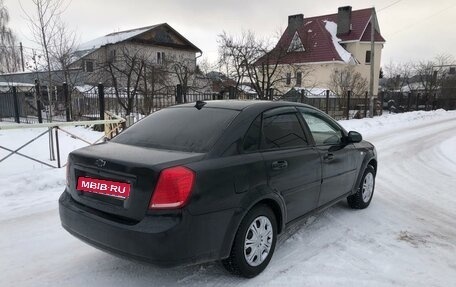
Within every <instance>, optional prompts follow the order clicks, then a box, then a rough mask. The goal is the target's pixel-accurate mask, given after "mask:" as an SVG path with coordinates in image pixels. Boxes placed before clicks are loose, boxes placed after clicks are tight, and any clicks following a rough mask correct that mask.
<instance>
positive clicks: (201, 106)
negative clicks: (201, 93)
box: [195, 101, 207, 110]
mask: <svg viewBox="0 0 456 287" xmlns="http://www.w3.org/2000/svg"><path fill="white" fill-rule="evenodd" d="M205 104H207V103H206V102H205V101H196V104H195V108H197V109H198V110H201V109H202V108H203V107H204V105H205Z"/></svg>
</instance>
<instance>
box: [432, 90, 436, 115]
mask: <svg viewBox="0 0 456 287" xmlns="http://www.w3.org/2000/svg"><path fill="white" fill-rule="evenodd" d="M436 104H437V93H434V98H433V99H432V110H434V111H435V106H436Z"/></svg>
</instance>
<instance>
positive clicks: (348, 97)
mask: <svg viewBox="0 0 456 287" xmlns="http://www.w3.org/2000/svg"><path fill="white" fill-rule="evenodd" d="M350 95H351V91H347V120H349V119H350Z"/></svg>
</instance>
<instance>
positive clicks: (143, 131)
mask: <svg viewBox="0 0 456 287" xmlns="http://www.w3.org/2000/svg"><path fill="white" fill-rule="evenodd" d="M238 114H239V111H235V110H229V109H216V108H202V109H201V110H198V109H196V108H194V107H182V108H169V109H163V110H160V111H158V112H155V113H153V114H151V115H150V116H148V117H146V118H145V119H143V120H141V121H140V122H138V123H136V124H134V125H133V126H131V127H130V128H128V129H127V130H125V131H124V132H123V133H121V134H120V135H118V136H117V137H115V138H114V139H113V140H112V141H113V142H116V143H122V144H128V145H134V146H143V147H150V148H159V149H169V150H178V151H185V152H208V151H209V150H210V149H211V148H212V146H213V145H214V144H215V142H216V141H217V139H218V138H219V137H220V136H221V135H222V133H223V131H224V130H225V129H226V128H227V127H228V125H229V124H230V123H231V121H232V120H233V119H234V118H235V117H236V116H237V115H238Z"/></svg>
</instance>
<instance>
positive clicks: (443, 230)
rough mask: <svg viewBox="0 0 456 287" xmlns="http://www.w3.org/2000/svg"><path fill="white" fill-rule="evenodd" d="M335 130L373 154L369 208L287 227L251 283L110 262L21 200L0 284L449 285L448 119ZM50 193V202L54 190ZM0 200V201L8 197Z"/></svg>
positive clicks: (340, 209) (5, 233)
mask: <svg viewBox="0 0 456 287" xmlns="http://www.w3.org/2000/svg"><path fill="white" fill-rule="evenodd" d="M415 115H416V114H415ZM400 117H403V118H404V122H402V119H401V118H400ZM420 117H421V114H420ZM391 119H393V120H391ZM394 119H395V120H394ZM406 119H408V120H406ZM342 124H343V125H344V126H346V127H347V129H358V130H360V131H361V132H362V133H363V134H364V135H365V138H366V139H367V140H370V141H371V142H373V143H374V144H375V145H376V147H377V151H378V154H379V173H378V176H377V186H376V191H375V194H374V199H373V202H372V204H371V206H370V207H369V208H368V209H365V210H360V211H353V210H350V209H349V208H348V206H347V204H346V203H345V202H341V203H339V204H337V205H336V206H334V207H332V208H330V209H328V210H326V211H325V212H323V213H321V214H319V215H318V216H315V217H311V218H309V219H307V220H305V221H303V222H300V223H297V224H295V225H294V226H291V227H290V228H289V229H288V230H287V232H286V233H285V234H283V235H282V236H281V238H280V240H279V244H278V247H277V249H276V252H275V254H274V257H273V259H272V261H271V263H270V265H269V267H268V268H267V269H266V270H265V272H264V273H263V274H261V275H259V276H258V277H256V278H254V279H251V280H243V279H240V278H236V277H232V276H230V275H229V274H228V273H227V272H225V271H224V269H223V268H222V267H221V266H220V265H219V264H217V263H211V264H204V265H199V266H191V267H181V268H174V269H161V268H157V267H154V266H149V265H146V264H141V263H134V262H129V261H125V260H123V259H118V258H116V257H113V256H111V255H108V254H105V253H103V252H101V251H98V250H96V249H93V248H92V247H89V246H87V245H85V244H83V243H82V242H80V241H79V240H77V239H75V238H73V237H72V236H70V235H69V234H68V233H67V232H65V231H64V230H63V229H62V228H61V227H60V223H59V219H58V211H57V205H56V204H55V205H54V203H53V205H51V206H50V207H49V208H40V205H39V204H38V206H37V207H36V208H37V210H38V211H37V212H34V211H33V209H34V208H35V207H34V206H33V202H31V203H30V206H31V207H30V208H29V209H28V210H26V212H22V211H21V213H23V214H26V215H24V216H14V217H11V216H4V217H3V216H2V217H0V252H1V257H0V268H1V270H2V272H1V275H0V286H175V285H180V286H227V285H228V286H259V285H267V286H269V285H283V286H285V285H286V286H392V285H396V286H456V113H445V114H442V115H436V116H433V115H431V116H427V115H425V116H423V118H419V119H416V120H413V121H410V116H408V117H407V116H405V115H397V116H396V118H394V117H387V118H386V119H385V120H382V119H380V120H376V121H374V120H369V119H366V120H361V121H346V122H342ZM0 168H2V167H0ZM52 172H53V174H54V173H56V172H54V171H52ZM57 175H58V176H60V177H63V172H62V171H58V174H57ZM43 176H49V174H48V173H46V172H44V173H43ZM54 176H55V175H54ZM8 180H19V178H18V176H16V177H14V176H8V177H2V176H1V175H0V184H3V185H2V186H5V184H7V181H8ZM61 181H62V180H61V179H60V182H61ZM2 188H3V187H2ZM50 189H51V190H53V194H52V196H51V197H52V198H53V199H56V198H57V197H58V192H59V191H60V189H61V188H60V187H59V186H53V187H52V186H51V187H50ZM6 193H7V192H3V193H0V199H1V200H11V199H9V198H10V197H11V196H14V192H12V191H11V192H10V195H9V196H5V195H4V194H6ZM45 195H46V196H48V193H45ZM34 196H35V197H36V195H34ZM33 199H34V197H32V201H33ZM38 202H41V201H38ZM43 204H44V205H46V204H47V203H46V201H44V203H43ZM5 206H6V205H5ZM0 207H2V206H0ZM5 208H7V206H6V207H5ZM30 209H32V210H30ZM0 215H2V213H1V211H0Z"/></svg>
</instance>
